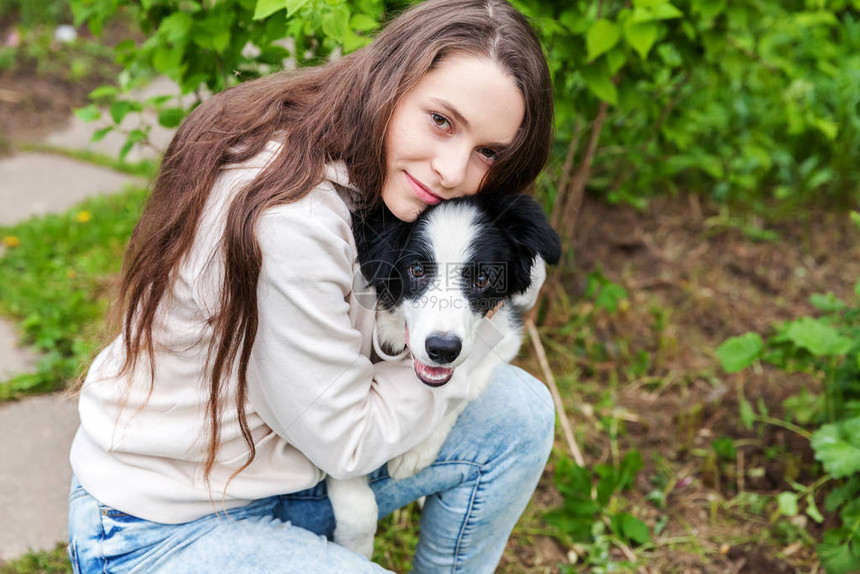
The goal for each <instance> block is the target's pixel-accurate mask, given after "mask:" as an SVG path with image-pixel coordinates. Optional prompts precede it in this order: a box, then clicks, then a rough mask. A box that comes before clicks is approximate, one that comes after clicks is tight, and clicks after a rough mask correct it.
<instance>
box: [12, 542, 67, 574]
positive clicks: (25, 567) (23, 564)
mask: <svg viewBox="0 0 860 574" xmlns="http://www.w3.org/2000/svg"><path fill="white" fill-rule="evenodd" d="M66 572H68V573H71V572H72V565H71V563H70V562H69V557H68V555H67V554H66V545H65V544H58V545H57V547H56V548H54V549H53V550H43V551H40V552H28V553H27V554H25V555H24V556H21V557H20V558H18V559H16V560H14V561H12V562H9V563H8V564H0V574H61V573H63V574H64V573H66Z"/></svg>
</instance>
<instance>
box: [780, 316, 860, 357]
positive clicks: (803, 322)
mask: <svg viewBox="0 0 860 574" xmlns="http://www.w3.org/2000/svg"><path fill="white" fill-rule="evenodd" d="M784 335H785V336H786V337H787V338H788V339H789V340H790V341H791V342H792V343H794V344H795V345H797V346H798V347H800V348H802V349H806V350H807V351H809V352H810V353H812V354H813V355H815V356H816V357H823V356H839V355H844V354H845V353H847V352H848V351H849V350H850V349H851V339H849V338H848V337H843V336H842V335H840V334H839V332H838V331H837V330H836V329H834V328H833V327H832V326H830V325H828V324H827V323H824V322H823V321H821V320H819V319H813V318H812V317H801V318H800V319H798V320H796V321H792V322H791V323H789V326H788V329H786V330H785V332H784Z"/></svg>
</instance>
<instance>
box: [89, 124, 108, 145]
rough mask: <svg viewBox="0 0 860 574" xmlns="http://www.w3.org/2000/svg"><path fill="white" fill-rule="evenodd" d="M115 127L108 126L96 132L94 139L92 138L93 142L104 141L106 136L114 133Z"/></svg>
mask: <svg viewBox="0 0 860 574" xmlns="http://www.w3.org/2000/svg"><path fill="white" fill-rule="evenodd" d="M113 128H114V126H108V127H106V128H102V129H100V130H96V131H95V133H94V134H93V137H91V138H90V141H91V142H100V141H102V140H103V139H104V138H105V136H106V135H108V134H109V133H110V132H112V131H113Z"/></svg>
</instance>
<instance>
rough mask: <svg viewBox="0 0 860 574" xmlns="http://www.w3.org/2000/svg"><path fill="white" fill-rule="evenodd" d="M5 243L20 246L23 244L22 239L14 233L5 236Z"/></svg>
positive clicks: (7, 245)
mask: <svg viewBox="0 0 860 574" xmlns="http://www.w3.org/2000/svg"><path fill="white" fill-rule="evenodd" d="M3 245H5V246H6V247H18V246H19V245H21V240H20V239H18V238H17V237H15V236H14V235H7V236H6V237H4V238H3Z"/></svg>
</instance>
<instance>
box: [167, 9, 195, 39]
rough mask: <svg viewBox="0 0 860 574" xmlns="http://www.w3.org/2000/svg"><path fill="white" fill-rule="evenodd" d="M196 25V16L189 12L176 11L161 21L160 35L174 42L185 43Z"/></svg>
mask: <svg viewBox="0 0 860 574" xmlns="http://www.w3.org/2000/svg"><path fill="white" fill-rule="evenodd" d="M192 26H194V17H193V16H192V15H191V14H188V13H187V12H174V13H173V14H171V15H170V16H168V17H167V18H165V19H164V20H162V21H161V24H160V25H159V27H158V35H159V36H161V37H163V38H164V39H166V40H167V41H168V42H172V43H174V44H184V43H185V42H187V41H188V34H189V32H191V28H192Z"/></svg>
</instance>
